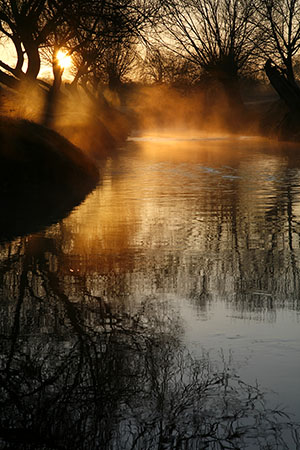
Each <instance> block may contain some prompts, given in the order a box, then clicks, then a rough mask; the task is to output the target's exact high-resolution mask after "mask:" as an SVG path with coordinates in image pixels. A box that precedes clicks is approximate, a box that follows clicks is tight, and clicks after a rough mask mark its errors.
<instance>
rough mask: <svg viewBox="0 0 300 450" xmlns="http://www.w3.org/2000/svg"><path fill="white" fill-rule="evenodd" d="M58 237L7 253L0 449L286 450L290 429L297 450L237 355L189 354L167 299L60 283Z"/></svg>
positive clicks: (287, 424) (285, 423) (290, 427)
mask: <svg viewBox="0 0 300 450" xmlns="http://www.w3.org/2000/svg"><path fill="white" fill-rule="evenodd" d="M57 242H58V241H57V240H55V241H54V240H52V239H51V237H47V235H46V234H41V235H37V236H32V237H27V238H21V239H19V240H18V241H15V242H14V243H11V244H10V245H7V246H6V247H5V248H4V249H3V251H2V253H1V272H0V277H1V286H2V292H3V302H2V304H1V309H2V312H1V321H2V323H1V329H2V336H1V338H2V339H1V378H0V380H1V381H0V387H1V400H0V401H1V424H0V442H1V446H2V448H4V449H13V448H18V449H96V448H99V449H116V450H119V449H124V450H127V449H140V450H142V449H143V450H146V449H149V450H150V449H160V450H162V449H170V450H172V449H174V450H175V449H225V448H227V449H228V448H232V449H240V448H243V449H244V448H259V449H267V448H272V449H275V448H278V449H283V448H290V447H289V446H290V443H291V440H289V441H286V438H287V434H289V437H288V439H294V446H295V448H296V446H297V442H298V441H297V436H298V434H297V427H296V425H294V424H293V423H292V422H291V421H290V419H289V418H288V416H286V415H285V414H284V413H283V412H282V411H279V410H278V411H277V410H273V409H269V408H268V406H267V403H266V401H265V399H264V394H263V392H262V391H261V390H260V388H259V387H258V386H250V385H247V384H246V383H244V382H243V381H242V380H240V379H239V377H238V375H237V374H236V373H235V371H234V368H233V365H232V364H231V362H230V361H226V360H225V358H224V359H223V361H222V364H215V363H213V362H212V361H211V360H210V357H209V354H203V356H202V358H201V359H200V360H196V359H194V358H193V357H192V356H191V355H190V354H189V353H188V352H187V351H186V349H185V348H184V346H183V344H182V343H181V342H180V333H181V327H180V320H179V319H178V318H177V317H176V315H175V313H174V314H171V311H170V308H168V307H167V306H166V305H164V304H159V305H158V304H157V302H156V299H155V298H154V299H152V301H151V299H149V301H148V302H144V303H142V304H141V305H140V306H139V307H138V308H136V309H135V310H133V309H132V311H129V312H128V309H126V310H125V308H123V306H122V304H121V303H120V304H114V303H113V302H110V303H109V302H107V301H104V299H103V298H102V297H101V296H97V295H94V294H93V293H92V292H91V289H89V288H88V277H85V276H84V275H82V276H81V278H80V277H79V278H77V279H76V281H74V282H73V284H72V283H68V284H65V283H64V284H63V283H62V282H63V280H64V277H66V276H67V275H66V274H64V273H63V271H61V270H58V267H60V263H61V262H62V261H61V258H62V254H61V252H62V250H61V249H60V248H58V244H57ZM69 276H70V275H69ZM120 282H122V280H121V281H120ZM63 286H64V287H63ZM65 286H68V288H67V292H66V287H65ZM123 288H124V286H123ZM123 288H122V290H123ZM114 289H116V286H114ZM120 289H121V287H120ZM286 442H289V444H287V443H286ZM298 445H299V443H298Z"/></svg>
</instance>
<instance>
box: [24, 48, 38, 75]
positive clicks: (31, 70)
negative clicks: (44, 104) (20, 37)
mask: <svg viewBox="0 0 300 450" xmlns="http://www.w3.org/2000/svg"><path fill="white" fill-rule="evenodd" d="M24 48H25V52H26V54H27V57H28V67H27V71H26V74H25V75H26V78H28V79H29V80H36V78H37V76H38V74H39V71H40V67H41V58H40V54H39V48H38V46H37V45H36V43H35V42H34V41H31V42H28V41H26V42H25V41H24Z"/></svg>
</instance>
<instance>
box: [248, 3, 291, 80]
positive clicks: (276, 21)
mask: <svg viewBox="0 0 300 450" xmlns="http://www.w3.org/2000/svg"><path fill="white" fill-rule="evenodd" d="M257 13H258V20H259V26H260V28H261V30H262V32H263V33H264V34H265V35H267V36H268V39H267V40H265V41H264V45H263V46H260V51H262V52H263V53H264V54H265V55H266V56H267V57H268V58H272V60H274V61H275V62H276V63H277V64H279V65H281V66H283V67H284V71H285V75H286V77H287V79H288V81H289V82H290V83H292V84H294V85H295V74H294V57H295V55H296V54H297V53H298V51H299V49H300V1H299V0H258V3H257Z"/></svg>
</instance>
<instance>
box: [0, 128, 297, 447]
mask: <svg viewBox="0 0 300 450" xmlns="http://www.w3.org/2000/svg"><path fill="white" fill-rule="evenodd" d="M100 176H101V178H100V182H99V184H98V186H97V188H96V189H95V190H94V191H93V192H92V193H90V194H89V195H88V197H87V198H86V199H85V201H84V202H83V203H82V204H81V205H79V206H77V207H76V208H75V209H74V210H73V211H72V212H71V213H70V214H69V216H68V217H66V218H65V219H63V220H61V221H60V222H58V223H54V224H53V225H51V226H49V227H47V228H46V229H43V230H42V231H40V232H38V233H35V234H32V235H26V236H20V237H17V238H16V239H14V240H12V241H10V242H2V243H1V244H0V250H1V252H0V280H1V285H0V295H1V299H2V300H1V316H0V317H1V319H0V321H1V329H0V333H1V351H0V355H1V360H0V361H1V392H2V394H1V397H2V400H1V408H2V413H1V426H0V446H1V443H2V444H3V448H24V449H28V448H30V449H31V448H40V449H44V448H70V449H71V448H72V449H81V448H82V449H95V448H101V449H106V448H107V449H124V450H127V449H133V448H135V449H143V450H145V449H201V448H210V449H221V448H241V449H243V448H249V449H260V448H261V449H262V448H272V449H273V448H279V449H283V448H288V449H292V448H295V449H296V448H299V442H298V443H297V442H296V440H297V439H296V438H297V433H296V431H295V430H296V428H297V423H298V424H299V423H300V396H299V392H300V377H299V374H300V327H299V321H300V314H299V305H300V285H299V282H300V278H299V274H300V147H299V146H297V145H296V144H295V145H294V144H284V143H280V144H279V143H275V142H271V141H268V140H264V139H260V138H250V137H246V136H244V137H243V136H241V137H237V138H232V137H224V136H212V137H211V136H200V135H198V136H197V135H194V136H192V137H190V136H186V135H177V136H174V135H172V134H168V133H167V132H165V133H156V134H154V133H153V134H148V135H141V136H135V137H131V138H129V140H128V142H127V143H126V145H124V148H121V149H120V151H119V153H118V154H117V155H115V156H114V157H112V158H108V159H107V160H106V161H105V162H102V163H101V164H100ZM285 413H286V414H288V415H289V418H288V417H287V416H286V415H285ZM298 432H299V431H298ZM222 445H223V447H222ZM226 445H227V447H226ZM234 445H235V446H234ZM268 445H269V447H268ZM224 446H225V447H224Z"/></svg>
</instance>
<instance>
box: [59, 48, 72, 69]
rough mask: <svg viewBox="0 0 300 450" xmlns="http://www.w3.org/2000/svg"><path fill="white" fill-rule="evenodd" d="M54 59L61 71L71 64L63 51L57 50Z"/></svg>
mask: <svg viewBox="0 0 300 450" xmlns="http://www.w3.org/2000/svg"><path fill="white" fill-rule="evenodd" d="M56 59H57V61H58V64H59V66H60V67H61V68H62V69H67V68H68V67H70V66H71V64H72V58H71V56H70V55H69V54H68V53H67V52H66V51H64V50H58V52H57V53H56Z"/></svg>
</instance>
